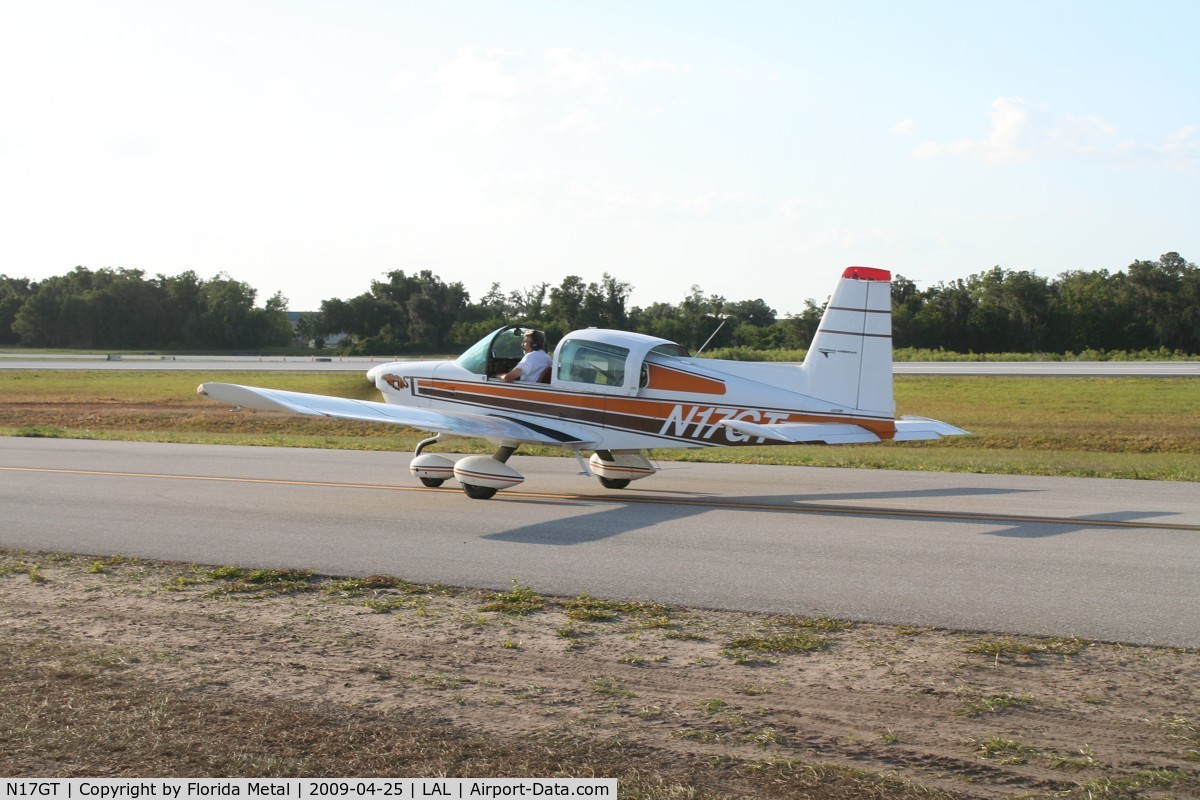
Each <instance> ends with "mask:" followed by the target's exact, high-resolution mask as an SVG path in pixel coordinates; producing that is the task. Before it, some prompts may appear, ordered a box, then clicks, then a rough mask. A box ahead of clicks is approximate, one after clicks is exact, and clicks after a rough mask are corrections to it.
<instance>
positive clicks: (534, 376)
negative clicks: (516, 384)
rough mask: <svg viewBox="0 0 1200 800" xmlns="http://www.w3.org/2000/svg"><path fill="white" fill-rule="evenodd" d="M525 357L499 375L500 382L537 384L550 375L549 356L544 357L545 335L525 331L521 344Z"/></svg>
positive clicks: (540, 332) (538, 332) (534, 331)
mask: <svg viewBox="0 0 1200 800" xmlns="http://www.w3.org/2000/svg"><path fill="white" fill-rule="evenodd" d="M521 349H522V350H524V351H525V356H524V357H523V358H522V359H521V360H520V361H518V362H517V365H516V366H515V367H513V368H512V369H510V370H509V371H508V372H505V373H503V374H502V375H500V376H499V377H500V380H502V381H522V382H525V383H537V382H538V381H540V380H542V378H544V377H545V376H547V375H549V374H550V364H551V362H550V356H548V355H546V334H545V333H543V332H542V331H539V330H528V331H525V341H523V342H521Z"/></svg>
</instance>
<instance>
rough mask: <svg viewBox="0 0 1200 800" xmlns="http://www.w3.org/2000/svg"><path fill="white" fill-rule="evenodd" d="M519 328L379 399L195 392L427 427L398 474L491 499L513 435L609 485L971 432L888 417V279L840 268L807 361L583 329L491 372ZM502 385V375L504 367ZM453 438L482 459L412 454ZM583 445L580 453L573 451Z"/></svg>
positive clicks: (241, 390)
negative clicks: (669, 471) (696, 468)
mask: <svg viewBox="0 0 1200 800" xmlns="http://www.w3.org/2000/svg"><path fill="white" fill-rule="evenodd" d="M529 330H532V329H531V328H529V327H528V326H520V325H507V326H505V327H502V328H500V329H498V330H496V331H493V332H492V333H490V334H488V335H487V336H485V337H484V338H483V339H480V340H479V341H478V342H476V343H475V345H473V346H472V347H471V348H470V349H469V350H467V351H466V352H465V353H463V354H462V355H461V356H459V357H458V358H457V359H455V360H454V361H408V362H401V361H398V362H393V363H389V364H380V365H378V366H375V367H373V368H371V369H370V370H369V371H368V372H367V379H368V380H369V381H370V382H371V383H373V384H374V385H375V386H376V387H377V388H378V389H379V391H380V392H382V393H383V399H384V401H385V402H382V403H379V402H369V401H363V400H351V399H347V398H342V397H328V396H325V395H314V394H302V393H299V392H285V391H280V390H277V389H260V388H255V387H252V386H238V385H236V384H228V383H204V384H201V385H200V387H199V389H198V392H199V393H200V395H201V396H203V397H207V398H209V399H212V400H216V401H219V402H222V403H230V404H233V405H234V406H238V407H245V408H255V409H261V410H265V411H289V412H293V413H297V414H310V415H316V416H326V417H342V418H347V419H356V420H367V421H370V422H388V423H394V424H397V425H406V426H409V427H412V428H417V429H419V430H425V431H429V432H431V433H433V434H434V436H433V437H432V438H428V439H425V440H423V441H422V442H420V443H419V444H418V445H417V447H416V452H415V453H414V456H413V459H412V462H411V464H410V466H409V469H410V470H411V471H412V473H413V475H414V476H416V477H417V478H419V479H420V480H421V482H422V483H423V484H425V485H426V486H441V485H442V484H443V483H444V482H445V481H447V480H450V479H451V478H454V479H456V480H457V481H458V482H459V484H461V486H462V488H463V490H464V491H465V492H466V494H467V496H468V497H472V498H475V499H487V498H490V497H492V496H494V495H495V494H496V492H497V491H500V490H502V489H510V488H512V487H514V486H517V485H518V484H520V483H521V482H522V481H523V480H524V477H523V476H522V475H521V474H520V473H519V472H517V471H516V470H515V469H513V468H512V467H511V466H509V465H508V463H507V462H508V459H509V457H510V456H511V455H512V454H513V453H514V452H515V451H516V449H517V448H518V447H519V446H520V445H523V444H539V445H553V446H557V447H563V448H566V449H567V450H570V451H572V452H574V454H575V456H576V458H577V459H578V460H579V462H580V465H581V466H582V468H583V472H584V474H588V475H594V476H595V477H597V478H599V480H600V483H601V484H602V485H603V486H605V487H606V488H609V489H624V488H625V487H627V486H628V485H629V484H630V483H631V482H632V481H636V480H641V479H643V478H647V477H649V476H650V475H653V474H654V473H655V472H656V469H655V467H654V466H653V465H652V464H651V463H650V460H649V458H648V457H647V454H646V451H647V450H649V449H652V448H697V447H724V446H739V445H741V446H746V445H759V444H800V443H812V442H823V443H825V444H850V443H865V442H880V441H887V440H891V441H896V442H898V441H913V440H918V439H937V438H940V437H943V436H959V435H963V434H966V433H967V432H966V431H964V430H961V429H959V428H956V427H954V426H953V425H948V424H946V423H944V422H938V421H937V420H932V419H926V418H924V417H900V418H896V416H895V404H894V402H893V400H892V323H891V273H889V272H888V271H886V270H882V269H874V268H870V267H850V268H848V269H846V270H845V271H844V272H843V273H842V276H841V278H840V279H839V281H838V284H837V287H836V289H835V290H834V293H833V296H832V297H831V298H830V301H829V305H828V306H827V307H826V309H825V313H824V315H823V316H822V318H821V324H820V326H819V328H818V330H817V333H816V336H815V337H814V338H813V341H812V346H811V347H810V348H809V350H808V353H807V356H806V358H805V360H804V363H803V364H800V365H786V364H770V363H750V362H743V361H723V360H717V359H709V358H694V357H692V356H690V355H689V354H688V351H687V350H686V349H684V348H683V347H681V346H679V345H678V344H675V343H674V342H671V341H668V340H666V339H660V338H658V337H655V336H647V335H645V334H641V333H629V332H625V331H616V330H602V329H596V328H588V329H586V330H578V331H574V332H572V333H569V334H567V336H566V337H565V338H563V340H562V341H560V342H559V343H558V347H557V348H555V350H554V354H553V357H552V358H553V360H552V364H551V367H550V369H549V370H547V371H546V374H545V375H544V376H543V377H542V380H541V381H539V382H523V381H518V382H508V381H505V380H503V379H501V378H500V376H501V375H504V374H505V373H507V372H509V371H510V370H512V369H513V368H514V366H515V365H516V364H517V361H518V360H519V359H520V355H521V347H522V342H523V341H524V336H525V334H526V333H527V332H528V331H529ZM509 377H510V378H511V376H509ZM454 437H472V438H480V439H486V440H488V441H490V442H492V443H493V444H495V445H496V451H495V453H494V454H493V455H491V456H467V457H465V458H460V459H459V460H458V461H452V460H451V459H449V458H447V457H446V456H443V455H438V454H436V453H425V452H423V451H424V450H425V448H426V447H428V446H429V445H431V444H433V443H435V442H439V441H442V440H443V439H447V438H454ZM585 450H590V451H592V453H593V454H592V456H591V457H590V458H589V459H588V460H587V461H586V462H585V461H584V459H583V455H582V451H585Z"/></svg>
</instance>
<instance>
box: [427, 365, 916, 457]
mask: <svg viewBox="0 0 1200 800" xmlns="http://www.w3.org/2000/svg"><path fill="white" fill-rule="evenodd" d="M412 388H413V392H414V393H415V394H416V395H417V396H419V397H425V398H429V399H434V400H444V401H449V402H453V403H462V404H464V405H471V406H475V407H477V408H481V409H490V410H492V411H496V410H505V411H512V412H517V413H526V414H531V415H535V416H538V417H541V418H543V419H551V420H564V421H573V422H580V423H583V424H585V425H598V426H603V427H606V428H610V429H614V430H621V431H627V432H629V433H637V434H645V435H649V436H655V437H658V438H663V439H669V440H671V441H677V442H693V443H696V444H703V445H731V446H737V445H756V444H762V442H760V441H759V440H758V439H756V438H753V437H746V436H742V435H739V434H734V433H730V432H729V431H728V430H727V429H726V428H725V426H723V425H720V424H719V422H720V420H722V419H727V418H728V419H733V418H739V419H745V420H747V421H749V422H754V423H757V424H762V425H776V424H783V423H793V422H839V423H846V422H848V423H852V424H854V425H858V426H860V427H862V428H865V429H867V430H869V431H871V433H874V434H875V435H876V436H878V437H879V438H880V439H891V438H892V437H893V436H894V435H895V432H896V427H895V423H894V422H893V421H892V420H891V419H879V418H874V419H872V418H864V417H856V416H850V415H832V414H812V413H802V412H797V411H792V410H789V409H781V408H761V407H755V406H746V405H723V404H720V403H699V402H680V401H674V400H658V399H653V398H631V397H614V396H612V395H602V394H587V393H582V392H569V391H563V390H560V389H555V388H552V387H549V386H541V385H535V386H520V385H514V384H509V383H476V382H473V381H448V380H432V379H430V380H425V379H419V378H418V379H415V380H413V381H412ZM768 441H778V440H768Z"/></svg>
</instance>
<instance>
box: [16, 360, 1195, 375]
mask: <svg viewBox="0 0 1200 800" xmlns="http://www.w3.org/2000/svg"><path fill="white" fill-rule="evenodd" d="M391 360H392V359H390V358H387V357H375V358H370V357H367V356H329V357H327V358H320V359H318V358H316V357H310V356H290V357H284V356H157V355H124V356H122V357H121V358H120V359H119V360H114V361H109V360H107V359H106V358H105V356H104V355H100V354H92V355H75V356H58V357H54V358H31V357H27V356H20V355H7V354H0V369H55V370H76V369H88V370H191V371H205V372H228V371H239V372H240V371H248V372H270V371H281V372H311V371H316V372H366V371H367V370H369V369H370V368H371V367H373V366H374V365H376V364H382V363H386V362H388V361H391ZM406 360H411V361H419V360H420V359H417V358H413V359H406ZM893 372H895V374H897V375H1025V376H1058V377H1063V376H1074V377H1095V376H1110V377H1111V376H1126V377H1143V378H1176V377H1187V378H1200V361H978V362H972V361H898V362H896V363H895V364H894V365H893Z"/></svg>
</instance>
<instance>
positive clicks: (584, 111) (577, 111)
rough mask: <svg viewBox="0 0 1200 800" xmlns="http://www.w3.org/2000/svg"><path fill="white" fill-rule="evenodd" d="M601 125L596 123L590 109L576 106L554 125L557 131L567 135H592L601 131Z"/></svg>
mask: <svg viewBox="0 0 1200 800" xmlns="http://www.w3.org/2000/svg"><path fill="white" fill-rule="evenodd" d="M599 127H600V123H598V122H597V121H596V118H595V116H593V114H592V112H591V110H590V109H588V108H587V107H585V106H582V105H580V106H575V107H574V108H572V109H571V110H570V111H568V112H567V114H566V115H565V116H564V117H563V118H562V119H560V120H559V121H558V122H556V123H555V124H554V129H555V130H556V131H563V132H565V133H582V134H587V133H592V132H594V131H596V130H597V129H599Z"/></svg>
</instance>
